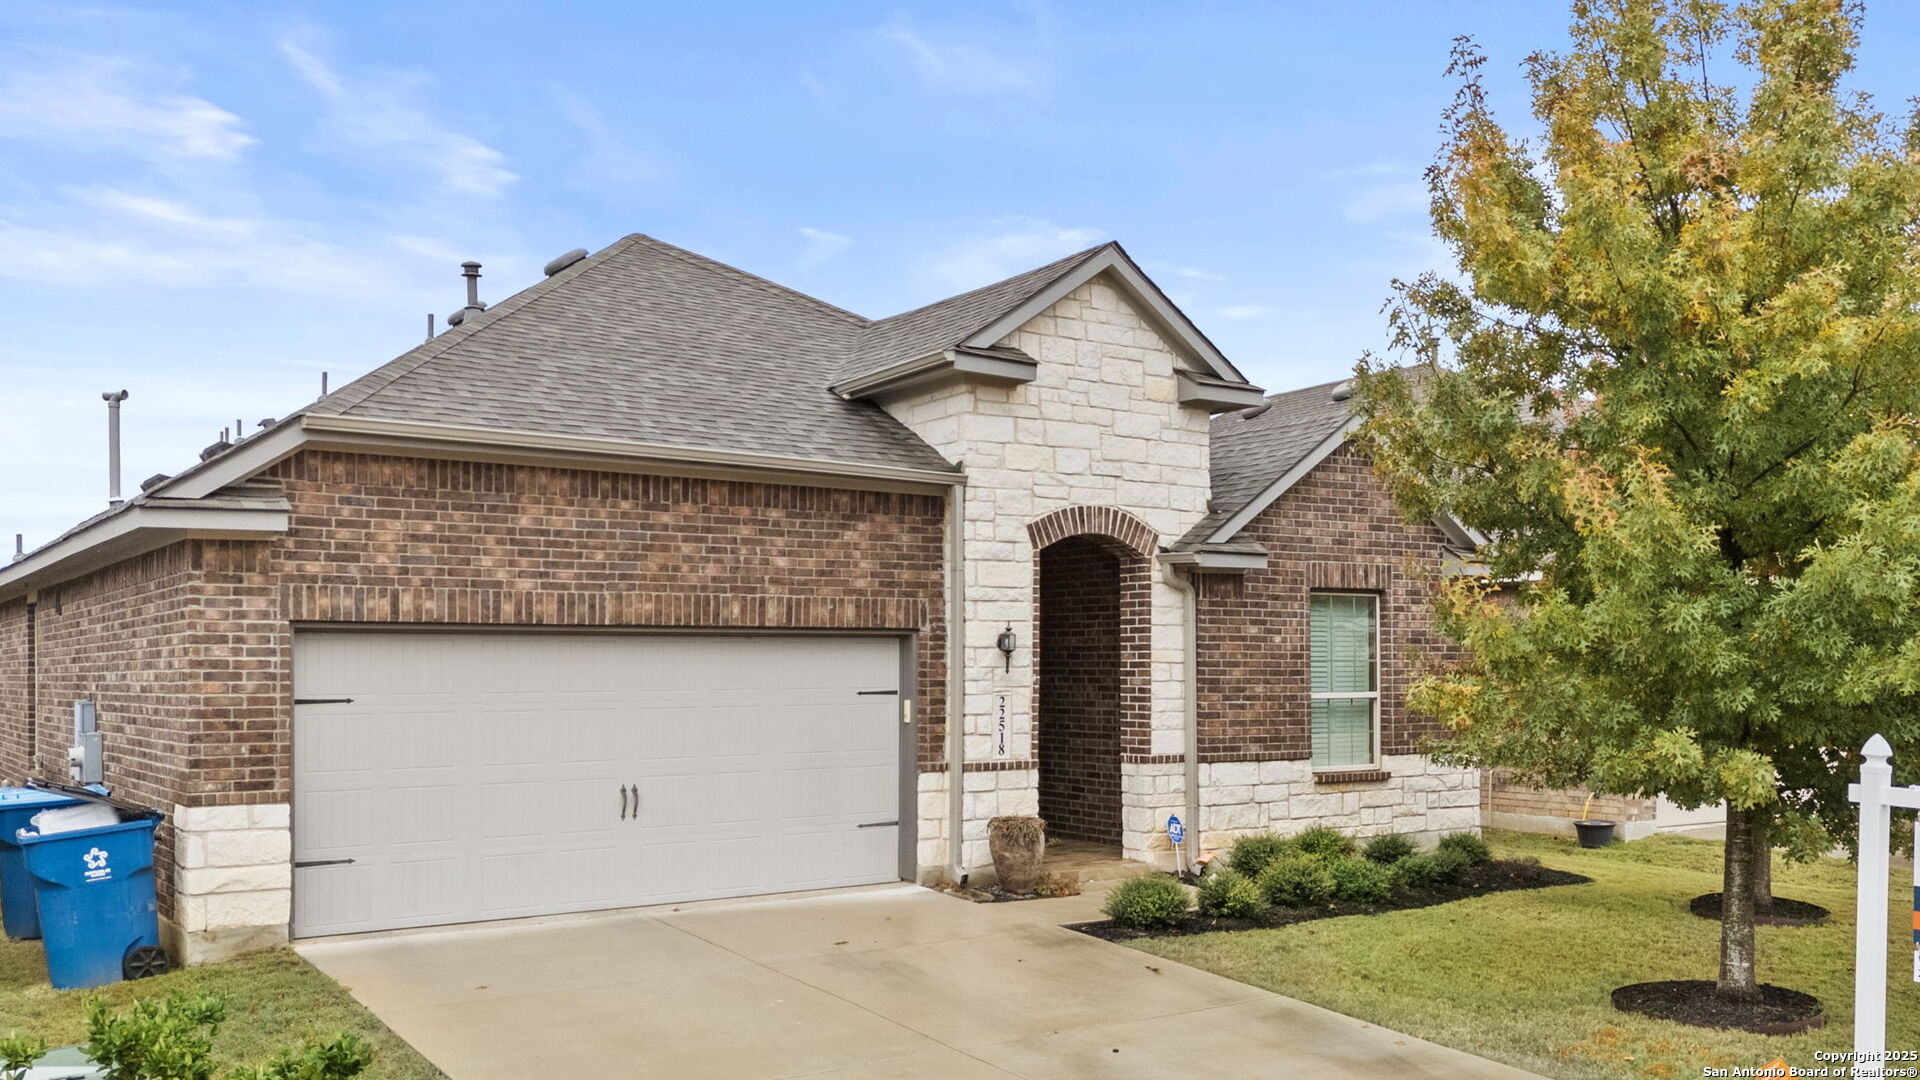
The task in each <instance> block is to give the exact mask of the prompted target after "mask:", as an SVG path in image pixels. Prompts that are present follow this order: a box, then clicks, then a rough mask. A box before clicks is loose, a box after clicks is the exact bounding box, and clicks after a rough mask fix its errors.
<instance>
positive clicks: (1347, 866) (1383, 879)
mask: <svg viewBox="0 0 1920 1080" xmlns="http://www.w3.org/2000/svg"><path fill="white" fill-rule="evenodd" d="M1327 873H1329V874H1331V875H1332V876H1333V895H1334V896H1335V898H1337V899H1340V900H1346V901H1349V902H1351V903H1355V904H1384V903H1386V902H1387V901H1389V900H1391V899H1393V883H1392V881H1391V880H1390V879H1389V878H1388V876H1387V868H1386V867H1384V866H1381V865H1380V864H1379V863H1377V862H1373V861H1371V860H1368V859H1363V858H1361V857H1360V856H1358V855H1348V856H1346V857H1345V858H1341V859H1335V860H1333V861H1332V862H1331V863H1328V864H1327Z"/></svg>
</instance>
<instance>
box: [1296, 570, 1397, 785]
mask: <svg viewBox="0 0 1920 1080" xmlns="http://www.w3.org/2000/svg"><path fill="white" fill-rule="evenodd" d="M1322 596H1357V597H1363V598H1365V599H1366V601H1367V603H1368V604H1369V605H1370V606H1371V608H1372V613H1373V634H1372V638H1373V656H1372V662H1371V664H1370V665H1369V668H1370V670H1371V671H1372V672H1373V689H1372V690H1370V691H1345V692H1326V693H1321V692H1317V691H1315V690H1314V689H1313V632H1312V627H1313V602H1314V600H1315V599H1317V598H1319V597H1322ZM1380 600H1381V596H1380V594H1379V593H1377V592H1368V591H1366V590H1363V589H1309V590H1307V627H1308V632H1307V702H1308V704H1307V764H1308V766H1309V767H1311V768H1312V770H1313V771H1314V772H1315V773H1339V772H1374V771H1376V770H1378V769H1379V768H1380V767H1381V764H1380V763H1381V760H1382V758H1381V747H1380V683H1381V681H1382V675H1383V674H1384V673H1383V672H1382V671H1381V670H1380V642H1381V638H1382V637H1383V636H1384V628H1383V627H1382V626H1381V604H1380ZM1361 699H1369V700H1371V701H1372V702H1373V706H1372V708H1371V709H1370V710H1369V711H1370V713H1371V722H1370V724H1369V728H1370V730H1369V733H1368V735H1367V745H1368V748H1369V750H1370V751H1371V753H1370V755H1369V756H1368V759H1367V760H1366V761H1364V762H1354V763H1351V764H1346V765H1321V764H1319V763H1318V762H1315V761H1314V760H1313V704H1312V703H1313V702H1316V701H1357V700H1361Z"/></svg>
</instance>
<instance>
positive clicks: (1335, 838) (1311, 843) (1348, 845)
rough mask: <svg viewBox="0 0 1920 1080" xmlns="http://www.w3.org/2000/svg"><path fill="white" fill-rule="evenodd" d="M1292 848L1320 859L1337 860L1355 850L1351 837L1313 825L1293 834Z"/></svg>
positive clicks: (1335, 830) (1338, 831) (1323, 826)
mask: <svg viewBox="0 0 1920 1080" xmlns="http://www.w3.org/2000/svg"><path fill="white" fill-rule="evenodd" d="M1293 846H1294V847H1297V848H1299V849H1300V850H1301V851H1304V852H1306V853H1307V854H1309V855H1312V856H1314V857H1316V858H1321V859H1337V858H1339V857H1341V856H1342V855H1351V854H1353V853H1354V850H1355V848H1354V844H1353V837H1351V836H1348V835H1347V834H1346V833H1343V832H1341V831H1340V830H1338V829H1330V828H1328V827H1327V826H1325V825H1315V826H1314V827H1313V828H1311V829H1304V830H1302V831H1300V832H1298V833H1296V834H1294V837H1293Z"/></svg>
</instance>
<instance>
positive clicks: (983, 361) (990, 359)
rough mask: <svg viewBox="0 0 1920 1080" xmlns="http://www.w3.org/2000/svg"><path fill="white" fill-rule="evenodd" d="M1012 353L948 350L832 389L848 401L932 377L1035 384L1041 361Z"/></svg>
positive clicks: (1006, 351)
mask: <svg viewBox="0 0 1920 1080" xmlns="http://www.w3.org/2000/svg"><path fill="white" fill-rule="evenodd" d="M1012 351H1013V350H1007V349H1001V350H996V351H989V350H986V349H947V350H946V351H944V352H937V353H934V354H932V355H930V356H923V357H921V358H920V359H918V360H908V361H906V362H904V363H899V364H895V365H893V366H892V367H888V368H882V369H880V370H879V371H876V372H874V373H872V374H870V375H862V376H860V377H859V378H856V379H849V380H848V381H846V382H844V383H837V384H835V385H834V386H832V387H830V388H829V389H831V390H832V391H833V392H834V393H836V394H838V395H840V396H841V397H843V398H846V399H848V400H849V401H851V400H853V399H855V398H863V397H871V396H873V395H875V394H879V393H886V392H891V391H896V390H904V389H908V388H910V387H913V386H917V385H919V384H920V383H922V382H924V381H926V380H928V379H933V378H938V377H941V376H946V375H966V376H972V377H974V378H977V379H981V380H983V381H986V382H993V383H1007V384H1018V383H1028V382H1032V381H1033V380H1034V378H1035V377H1036V376H1037V375H1038V374H1039V371H1040V362H1039V361H1037V360H1034V359H1033V358H1032V357H1027V356H1018V355H1008V354H1009V353H1011V352H1012Z"/></svg>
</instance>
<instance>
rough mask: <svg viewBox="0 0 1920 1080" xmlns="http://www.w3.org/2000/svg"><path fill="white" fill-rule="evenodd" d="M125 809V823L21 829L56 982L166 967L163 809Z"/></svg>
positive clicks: (105, 979) (111, 978)
mask: <svg viewBox="0 0 1920 1080" xmlns="http://www.w3.org/2000/svg"><path fill="white" fill-rule="evenodd" d="M120 816H121V819H122V820H121V821H120V823H119V824H117V825H107V826H103V827H101V828H97V829H76V830H74V831H73V832H63V833H53V834H51V835H48V836H41V835H40V834H38V833H35V832H32V831H27V832H22V833H20V834H18V840H19V843H20V851H21V854H22V855H23V856H25V858H26V863H27V873H28V874H30V875H31V876H32V877H33V889H34V899H35V900H36V901H37V902H38V903H39V905H40V935H41V938H42V939H43V940H44V941H45V942H46V950H47V979H48V981H50V982H51V983H53V985H54V988H55V989H58V990H76V989H81V988H84V987H91V986H105V985H106V984H108V983H113V982H119V981H120V980H121V979H124V978H139V977H141V976H143V975H149V974H157V973H159V972H160V971H165V970H166V953H165V952H164V951H162V950H161V948H160V920H159V912H158V910H157V908H156V907H155V904H154V895H153V829H154V826H156V825H158V824H159V823H160V819H161V815H160V813H159V812H158V811H126V810H123V811H121V812H120Z"/></svg>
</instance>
